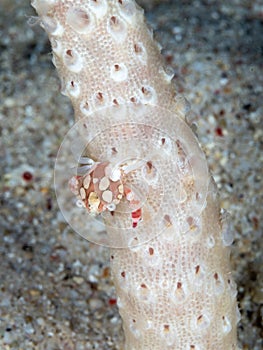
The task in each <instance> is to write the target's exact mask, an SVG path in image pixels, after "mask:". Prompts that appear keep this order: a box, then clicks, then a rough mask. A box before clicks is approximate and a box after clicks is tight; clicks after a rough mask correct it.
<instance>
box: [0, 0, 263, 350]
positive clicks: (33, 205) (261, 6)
mask: <svg viewBox="0 0 263 350" xmlns="http://www.w3.org/2000/svg"><path fill="white" fill-rule="evenodd" d="M139 3H140V4H141V5H142V6H143V7H144V8H145V10H146V17H147V20H148V22H149V23H150V25H151V26H152V27H153V29H154V30H155V36H156V39H157V40H158V41H159V42H160V43H161V45H162V46H163V55H164V58H165V60H166V62H167V64H168V65H170V66H171V67H172V69H173V70H174V73H175V77H174V83H175V85H176V87H177V90H178V91H179V92H180V93H183V94H185V96H186V97H187V98H188V100H189V101H190V103H191V106H192V111H193V112H192V114H190V117H189V118H190V119H191V121H192V122H194V124H195V125H196V126H194V127H195V128H196V132H197V134H198V137H199V139H200V142H201V144H202V146H203V149H204V151H205V153H206V155H207V158H208V162H209V165H210V169H211V172H212V174H213V175H214V178H215V181H216V182H217V185H218V187H219V191H220V195H221V205H222V207H223V208H225V209H226V210H227V211H228V212H229V213H230V214H231V222H232V229H233V232H234V234H235V240H234V244H233V247H232V258H231V261H232V266H233V271H234V276H235V280H236V283H237V285H238V300H239V306H240V310H241V314H242V320H241V322H240V323H239V342H240V347H241V349H242V350H247V349H253V350H260V349H262V348H263V344H262V338H263V334H262V333H263V330H262V303H263V289H262V287H263V286H262V280H263V279H262V270H263V263H262V246H263V243H262V231H263V225H262V208H263V105H262V101H263V94H262V93H263V70H262V68H263V59H262V54H263V3H262V1H257V0H254V1H249V0H233V1H225V0H222V1H215V0H195V1H186V0H181V1H179V0H174V1H165V0H163V1H157V0H156V1H154V0H152V1H151V0H148V1H147V0H140V1H139ZM32 16H35V13H34V11H33V9H32V8H31V7H30V3H29V1H26V0H13V1H10V0H0V137H1V139H0V188H1V189H0V242H1V243H0V263H1V265H0V349H1V350H2V349H3V350H11V349H12V350H17V349H19V350H20V349H21V350H30V349H40V350H44V349H48V350H49V349H50V350H57V349H58V350H60V349H61V350H73V349H74V350H75V349H76V350H84V349H85V350H86V349H100V350H104V349H105V350H109V349H115V350H117V349H121V346H120V345H118V344H121V340H122V330H121V322H120V318H119V315H118V311H117V307H116V295H115V292H114V288H113V285H112V282H111V277H110V270H109V251H108V249H107V248H103V247H100V246H97V245H94V244H90V243H89V242H87V241H85V240H84V239H83V238H82V237H80V236H79V235H78V234H76V233H75V232H73V231H72V229H71V228H70V227H69V226H68V225H67V223H66V222H65V220H64V219H63V216H62V214H61V213H60V211H59V208H58V205H57V202H56V197H55V193H54V187H53V171H54V170H53V169H54V162H55V159H56V154H57V151H58V148H59V146H60V144H61V142H62V140H63V137H64V136H65V134H66V133H67V131H68V129H69V128H70V127H71V126H72V125H73V111H72V108H71V106H70V103H69V101H68V99H67V98H65V97H63V96H62V95H61V94H60V92H59V90H60V82H59V80H58V78H57V75H56V72H55V69H54V67H53V65H52V63H51V49H50V45H49V43H48V40H47V37H46V35H45V33H44V31H43V30H42V29H41V28H40V27H39V22H38V19H37V18H34V17H32Z"/></svg>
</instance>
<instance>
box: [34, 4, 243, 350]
mask: <svg viewBox="0 0 263 350" xmlns="http://www.w3.org/2000/svg"><path fill="white" fill-rule="evenodd" d="M32 5H33V6H34V7H35V9H36V10H37V12H38V14H39V16H40V18H41V23H42V26H43V27H44V29H45V30H46V32H47V34H48V35H49V38H50V41H51V45H52V49H53V62H54V64H55V66H56V68H57V70H58V72H59V76H60V78H61V82H62V93H64V94H66V95H67V96H69V98H70V99H71V101H72V104H73V107H74V110H75V117H76V120H80V121H81V120H82V118H85V123H86V124H87V126H88V128H89V133H90V135H94V140H93V142H91V143H90V145H89V147H88V152H89V156H91V157H93V158H94V159H96V160H99V161H105V160H109V161H111V162H113V163H114V162H115V163H118V162H120V161H121V158H122V157H125V155H126V154H128V155H130V153H129V152H130V149H129V147H130V148H131V149H132V151H133V152H135V154H136V156H137V157H139V158H140V159H146V158H147V157H148V158H147V159H148V161H151V164H152V165H151V167H152V166H153V168H154V169H157V170H158V172H159V180H160V179H161V180H162V185H160V183H159V182H160V181H159V182H158V181H157V183H158V184H157V185H156V183H154V181H153V183H152V185H151V186H149V187H150V191H149V196H148V203H146V204H145V205H144V206H143V213H144V221H143V223H142V224H141V225H138V228H136V230H135V231H132V232H135V235H133V236H132V239H133V240H134V239H138V242H139V243H144V242H145V240H146V237H147V235H148V236H149V237H150V238H151V239H150V240H149V241H148V242H146V243H144V244H139V245H135V246H134V245H133V246H132V245H131V247H126V248H123V249H114V248H112V251H111V267H112V275H113V279H114V283H115V286H116V290H117V294H118V307H119V310H120V314H121V317H122V319H123V328H124V332H125V345H124V348H125V349H129V350H131V349H136V350H139V349H141V350H147V349H156V350H158V349H176V350H188V349H189V350H215V349H216V350H236V349H237V343H236V324H237V322H238V317H239V316H238V312H237V306H236V286H235V283H234V281H233V279H232V276H231V271H230V266H229V253H230V252H229V247H228V246H229V245H230V244H231V239H230V238H229V232H228V227H227V224H226V223H225V220H224V217H222V215H221V214H220V208H219V204H218V198H217V190H216V187H215V185H214V182H213V180H212V179H211V178H210V175H209V174H208V172H207V169H206V164H205V160H204V158H203V156H202V153H201V151H200V148H199V146H198V143H197V141H196V139H195V137H194V135H193V134H192V133H191V130H190V128H189V127H188V126H187V125H186V123H185V121H184V115H185V109H186V106H185V103H184V100H183V99H182V98H180V97H178V96H177V95H176V93H175V90H174V87H173V86H172V84H171V79H172V75H170V74H169V72H167V71H166V68H165V66H164V64H163V61H162V58H161V56H160V53H159V48H158V46H157V45H156V43H154V41H153V39H152V34H151V32H150V30H149V29H148V28H147V26H146V24H145V22H144V18H143V12H142V10H141V9H140V8H139V7H138V6H137V5H136V4H135V2H134V1H132V0H126V1H125V0H109V1H106V0H97V1H95V0H76V1H70V0H45V1H43V0H42V1H40V0H34V1H33V2H32ZM157 106H158V107H157ZM105 107H108V109H106V111H107V113H105V112H102V113H101V114H99V115H98V113H97V112H98V111H100V110H102V109H103V108H105ZM166 110H167V113H166ZM104 111H105V109H104ZM120 111H121V112H120ZM96 113H97V114H96ZM131 121H132V122H133V123H135V124H133V125H130V124H129V123H130V122H131ZM140 123H144V125H147V126H142V128H141V126H138V125H141V124H140ZM116 124H117V125H125V127H124V128H123V127H121V126H118V127H115V125H116ZM134 125H135V126H134ZM105 130H106V131H105ZM159 130H161V132H159ZM127 135H128V136H127ZM162 135H165V137H164V136H163V137H162ZM84 136H85V135H84ZM151 138H153V141H152V142H153V143H154V144H157V145H158V144H159V145H160V146H158V147H153V148H154V150H155V151H154V152H155V153H154V154H153V153H152V152H151V150H152V147H151V145H150V144H151ZM113 139H114V142H115V143H114V142H113V141H111V140H113ZM164 140H165V141H164ZM111 142H113V143H111ZM167 143H168V146H169V147H168V146H167ZM144 145H146V146H147V145H149V147H148V146H147V147H144ZM162 147H168V148H167V149H166V151H164V150H163V148H162ZM116 148H117V149H118V150H119V149H121V151H120V152H119V153H118V152H117V154H119V155H117V156H116V155H115V154H110V150H112V149H114V150H115V149H116ZM113 153H116V152H113ZM101 154H104V155H105V154H106V156H105V157H106V158H105V159H103V157H102V159H100V157H101ZM131 155H132V152H131ZM114 157H115V158H114ZM107 158H110V159H107ZM111 158H112V159H111ZM200 164H201V166H200ZM139 175H140V173H139V172H137V173H136V175H135V177H136V176H137V177H139ZM130 180H131V181H133V180H132V179H130ZM178 186H180V197H179V198H178V193H177V190H176V189H177V187H178ZM151 188H152V192H151ZM160 198H162V202H161V205H159V203H158V201H160ZM147 215H148V216H147ZM105 221H106V224H107V225H108V233H109V237H110V239H111V240H112V244H111V245H112V246H114V244H115V243H117V242H118V241H119V240H121V239H123V236H122V235H123V231H125V230H127V232H128V231H129V230H130V226H129V222H128V221H127V218H126V217H125V215H124V214H122V213H117V214H116V215H115V216H114V217H112V216H111V215H109V216H106V218H105ZM112 222H114V225H113V224H112ZM119 227H122V228H124V230H123V229H119ZM130 231H131V230H130ZM152 232H155V234H154V235H153V234H152ZM140 237H144V239H143V240H142V241H140ZM127 245H129V244H127Z"/></svg>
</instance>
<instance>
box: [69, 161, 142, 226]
mask: <svg viewBox="0 0 263 350" xmlns="http://www.w3.org/2000/svg"><path fill="white" fill-rule="evenodd" d="M124 177H125V176H124V172H123V170H122V169H120V168H117V170H114V171H113V169H112V167H111V165H110V163H109V162H101V163H94V164H92V165H91V166H90V167H89V170H88V171H87V172H86V173H85V174H84V175H75V176H73V177H72V178H71V179H70V181H69V187H70V190H71V191H72V192H73V193H74V194H75V195H76V196H77V197H78V203H80V205H81V206H83V207H85V208H86V209H87V211H88V212H89V213H90V214H91V215H94V216H96V215H99V214H101V213H102V212H104V211H111V212H114V210H115V209H116V206H117V205H118V204H119V203H120V201H121V200H122V199H123V198H126V200H127V201H128V202H129V204H130V205H132V206H134V205H136V206H138V204H139V201H138V200H136V198H135V195H134V192H133V191H132V190H131V189H130V188H129V187H128V186H127V185H126V184H125V180H124ZM131 219H132V227H133V228H135V227H137V225H138V222H139V221H140V220H141V219H142V210H141V208H139V209H136V210H134V211H132V212H131Z"/></svg>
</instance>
